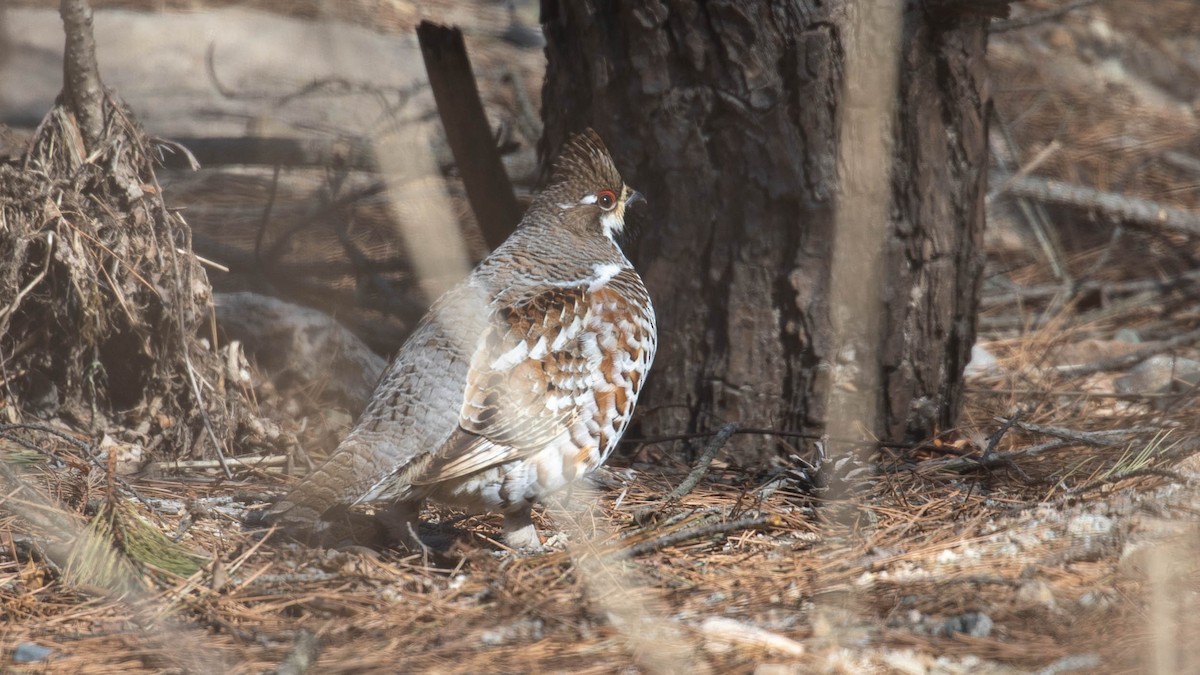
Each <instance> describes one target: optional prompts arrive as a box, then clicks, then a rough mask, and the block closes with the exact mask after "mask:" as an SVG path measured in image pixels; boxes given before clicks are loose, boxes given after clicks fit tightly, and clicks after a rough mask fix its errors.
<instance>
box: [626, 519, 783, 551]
mask: <svg viewBox="0 0 1200 675" xmlns="http://www.w3.org/2000/svg"><path fill="white" fill-rule="evenodd" d="M780 525H782V522H781V521H780V518H779V516H751V517H748V518H739V519H737V520H725V521H721V522H717V523H712V524H710V525H697V526H696V527H685V528H683V529H680V530H675V531H674V532H668V533H666V534H663V535H661V536H658V537H655V538H654V539H649V540H647V541H642V542H638V543H636V544H634V545H632V546H630V547H629V548H626V549H622V550H620V551H617V553H616V555H617V557H619V558H636V557H637V556H639V555H645V554H647V553H654V552H655V551H658V550H661V549H664V548H666V547H668V546H676V545H678V544H682V543H684V542H687V541H693V540H696V539H705V538H707V537H711V536H714V535H718V534H729V533H730V532H740V531H742V530H757V529H760V528H765V527H779V526H780Z"/></svg>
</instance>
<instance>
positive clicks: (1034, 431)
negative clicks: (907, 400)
mask: <svg viewBox="0 0 1200 675" xmlns="http://www.w3.org/2000/svg"><path fill="white" fill-rule="evenodd" d="M19 4H23V5H27V6H47V5H52V4H55V3H49V2H34V1H32V0H29V1H25V2H21V3H19ZM118 4H121V5H123V6H135V5H137V3H135V2H125V3H118ZM147 4H148V5H152V7H149V8H151V9H161V8H162V7H163V6H164V3H161V2H154V3H147ZM176 4H181V5H186V6H187V8H194V7H196V6H198V5H205V4H208V3H202V2H188V3H172V2H167V3H165V6H167V7H168V8H173V7H175V5H176ZM212 4H220V3H212ZM257 4H258V5H260V6H261V7H262V8H266V9H273V8H276V7H275V6H274V5H273V3H271V2H260V3H257ZM367 4H369V3H347V4H346V6H347V7H350V6H354V7H359V6H360V5H361V6H367ZM435 4H436V3H435ZM1061 4H1063V3H1061V2H1051V1H1049V0H1042V1H1039V2H1028V3H1024V6H1023V7H1022V9H1021V11H1020V12H1018V15H1029V14H1032V13H1035V12H1038V11H1040V10H1045V9H1051V8H1053V7H1055V6H1058V5H1061ZM1134 5H1136V6H1137V7H1136V8H1135V7H1134ZM303 6H305V5H304V3H298V4H296V5H292V7H293V8H295V7H303ZM393 6H394V7H400V8H403V7H405V6H406V5H405V4H404V3H393ZM295 11H299V10H295ZM394 11H395V12H396V14H395V15H389V16H392V17H393V19H394V20H393V21H392V23H389V24H388V26H389V28H388V29H389V30H393V31H395V32H401V31H408V30H411V27H412V26H411V24H412V23H413V20H412V17H413V16H415V15H416V14H415V13H414V12H415V10H413V12H409V13H405V12H404V11H401V10H394ZM368 15H369V13H368ZM341 18H344V19H349V20H354V17H352V16H345V17H341ZM1196 36H1200V10H1197V9H1196V8H1195V7H1194V6H1193V5H1192V3H1190V2H1186V1H1184V0H1164V1H1162V2H1156V3H1119V2H1115V1H1114V2H1107V3H1103V2H1102V3H1097V4H1094V5H1091V6H1088V7H1084V8H1081V9H1078V10H1075V11H1073V12H1070V13H1068V14H1066V15H1064V16H1061V17H1058V18H1055V19H1053V20H1047V21H1042V22H1039V23H1037V24H1035V25H1032V26H1030V27H1025V28H1020V29H1015V30H1011V31H1006V32H997V33H995V34H994V35H993V38H992V44H991V52H990V58H991V61H992V67H993V72H994V82H993V95H994V98H995V103H996V117H995V119H994V120H993V122H992V128H993V134H992V136H993V154H994V155H995V157H996V164H995V166H994V167H993V193H994V194H993V195H992V197H991V198H990V199H989V219H990V224H989V232H988V238H987V251H986V252H987V255H988V268H987V273H986V277H985V280H984V297H983V313H982V315H981V331H980V334H981V336H980V341H979V344H978V349H977V355H976V359H975V360H974V361H973V362H972V365H971V366H970V367H969V373H968V393H967V402H966V408H965V411H964V414H963V418H962V423H961V425H960V426H959V427H958V428H955V429H948V430H944V431H943V432H941V433H940V434H939V435H938V436H937V437H936V438H934V439H931V440H929V441H928V442H925V443H920V444H915V445H912V446H906V447H888V448H886V449H884V450H882V451H880V452H879V453H878V454H877V455H875V456H872V457H869V458H864V459H865V460H867V461H869V463H870V466H869V467H867V466H866V465H860V464H858V463H856V462H854V461H851V462H849V463H846V464H845V465H843V466H841V467H839V468H838V470H837V471H835V472H834V473H835V474H836V475H837V476H838V477H839V480H840V481H841V485H842V486H843V487H844V488H845V489H842V490H827V489H815V490H814V489H813V487H812V482H811V479H812V476H811V475H810V472H808V471H806V470H805V468H804V466H803V463H802V462H797V463H795V464H793V465H791V466H787V467H784V466H780V467H779V468H778V469H777V470H773V471H772V470H759V471H747V470H745V469H743V468H740V467H738V466H736V465H735V464H733V463H730V462H727V461H722V460H718V461H716V462H714V463H713V464H712V466H711V467H709V468H708V469H707V471H706V472H705V473H704V475H703V479H702V480H701V481H700V483H699V484H698V485H697V486H696V487H695V488H694V489H693V490H691V491H690V492H689V493H687V494H686V495H684V496H683V497H681V498H680V499H678V500H675V501H671V502H662V501H659V500H660V499H661V497H662V496H663V495H665V494H666V493H667V492H669V491H670V490H671V489H672V488H674V487H675V486H677V485H679V484H680V483H681V482H682V481H683V480H684V479H685V477H686V476H687V475H688V474H689V472H691V471H692V469H693V466H692V465H689V464H686V463H683V462H681V461H680V459H679V458H680V457H682V456H684V455H685V453H681V452H679V451H678V448H677V447H672V444H678V443H682V442H691V443H694V444H695V445H696V449H698V448H700V447H703V446H704V444H705V443H706V442H708V438H707V437H701V438H695V439H688V440H678V439H676V440H664V441H656V440H655V439H634V440H632V441H630V442H627V444H626V448H625V451H624V452H623V454H622V456H621V457H620V458H617V459H616V460H615V461H614V462H613V466H611V467H609V469H607V470H604V471H602V472H601V477H600V479H599V480H597V481H596V485H595V486H594V489H593V490H589V491H583V490H581V491H579V494H576V495H574V496H573V497H574V498H573V500H572V503H570V504H563V505H559V506H558V507H556V508H555V509H551V510H550V511H548V512H546V513H542V514H539V516H538V517H539V520H540V524H541V526H542V530H543V532H547V533H560V535H559V536H557V537H556V539H557V540H559V541H564V540H565V541H566V542H567V543H566V545H565V547H563V548H561V549H560V550H557V551H554V552H550V553H547V554H543V555H535V556H524V557H522V556H514V555H511V554H508V553H506V552H504V551H503V547H502V545H501V544H499V543H498V542H497V541H495V539H494V537H495V535H496V533H497V532H498V531H499V520H498V518H495V517H491V516H470V517H468V516H463V515H461V514H456V513H454V512H452V511H449V510H439V509H432V510H430V511H429V512H427V514H426V520H427V528H428V530H429V533H431V534H432V533H436V534H438V535H441V536H443V537H444V538H448V539H450V540H452V541H453V542H454V543H453V545H452V546H451V548H450V549H449V550H448V552H446V553H445V554H444V555H442V556H439V557H438V559H437V560H429V559H427V558H423V557H421V556H404V555H401V554H398V553H395V552H388V551H384V552H382V553H381V552H378V551H375V550H371V549H368V548H352V549H349V550H341V551H334V550H321V549H311V548H306V547H303V546H299V545H296V544H291V543H287V542H281V541H277V540H276V539H267V540H264V539H262V537H261V533H255V532H252V531H248V530H246V529H244V528H243V527H242V524H241V523H242V520H243V519H244V518H245V516H246V514H247V513H248V512H250V511H253V510H256V509H260V508H262V507H263V505H264V504H265V500H266V498H267V496H268V495H270V494H278V493H279V492H281V491H282V490H284V489H285V487H286V485H287V484H288V483H289V482H290V481H291V480H293V479H292V478H290V477H289V476H287V475H285V474H286V473H288V472H289V471H290V470H291V468H292V465H293V463H295V462H300V461H301V460H299V459H295V458H293V457H284V456H283V455H272V454H269V453H268V454H260V455H255V456H253V457H243V458H241V460H240V462H239V464H238V465H236V466H235V467H234V468H235V478H234V479H233V480H225V479H223V478H221V477H220V475H219V470H218V467H217V466H216V465H215V464H214V463H212V462H209V463H204V462H185V463H182V464H178V463H157V464H156V465H155V466H154V467H153V470H147V468H146V467H141V470H140V472H139V473H137V474H136V475H130V476H128V477H122V476H120V475H118V474H117V473H116V472H115V471H114V470H113V465H111V464H110V465H109V466H108V467H104V468H107V470H97V468H96V466H95V464H94V462H95V459H96V457H97V455H96V454H95V453H96V452H97V450H101V451H106V452H107V456H108V457H110V458H113V459H112V462H114V463H115V462H117V459H116V456H117V452H116V451H117V450H119V449H122V448H124V449H128V448H130V447H131V446H130V444H128V443H125V442H123V441H122V440H121V439H106V441H105V443H104V444H100V447H99V448H93V447H92V446H91V445H88V444H87V443H84V442H82V441H80V440H79V438H78V437H77V436H75V435H74V434H72V433H70V432H69V430H67V429H65V428H63V427H60V426H55V425H53V424H47V425H34V426H25V427H22V426H20V425H16V426H5V427H3V429H0V431H2V432H3V433H0V464H2V465H3V466H4V467H7V468H6V469H5V470H6V471H13V472H19V473H20V475H21V476H23V480H25V481H27V482H28V483H30V484H36V485H38V486H40V487H41V488H43V492H44V493H46V494H48V495H50V496H51V498H52V500H53V501H47V502H45V503H37V502H35V501H32V498H25V497H22V500H23V502H22V503H21V504H20V505H17V507H19V508H17V507H14V508H13V511H14V512H20V513H22V514H23V517H18V516H17V515H15V514H8V513H3V515H0V616H2V617H3V621H2V622H0V648H2V650H3V651H2V653H0V667H2V668H3V669H4V670H5V672H39V673H40V672H80V673H126V672H160V671H168V672H222V673H224V672H229V673H242V672H246V673H252V672H264V671H278V672H281V673H284V672H286V673H301V672H305V671H306V670H310V669H311V670H312V671H313V672H322V673H324V672H424V671H430V672H532V671H571V672H613V671H630V670H638V669H641V670H650V671H654V670H661V671H663V672H706V671H708V672H756V673H764V674H771V673H788V672H846V673H859V672H899V673H967V672H970V673H1024V672H1040V673H1064V672H1097V671H1103V672H1141V671H1153V672H1162V673H1166V672H1172V673H1174V672H1197V671H1200V644H1198V643H1197V642H1196V641H1195V640H1193V639H1191V636H1195V635H1197V634H1200V611H1197V610H1200V555H1198V554H1200V531H1198V522H1200V521H1198V519H1197V515H1198V514H1200V441H1198V440H1197V439H1200V417H1198V415H1197V391H1196V387H1197V385H1198V383H1200V363H1197V361H1200V352H1198V350H1197V348H1196V344H1198V343H1200V334H1197V328H1198V326H1200V322H1198V319H1200V301H1198V296H1197V293H1196V291H1195V288H1196V284H1195V279H1196V277H1195V270H1196V269H1197V268H1198V267H1200V266H1198V265H1197V263H1196V256H1198V255H1200V246H1197V240H1196V238H1195V237H1194V235H1191V236H1189V235H1185V234H1182V233H1180V232H1177V231H1170V230H1165V229H1162V228H1160V227H1156V226H1154V225H1153V224H1146V223H1142V224H1140V225H1139V224H1130V223H1124V222H1123V224H1122V225H1121V226H1115V225H1113V224H1112V223H1111V222H1109V221H1108V220H1106V219H1105V217H1104V216H1105V214H1106V213H1107V211H1106V207H1105V205H1104V204H1103V203H1101V201H1100V200H1095V203H1093V204H1091V205H1090V206H1087V205H1085V208H1078V207H1070V206H1063V205H1061V204H1060V205H1058V206H1056V207H1053V208H1051V207H1048V206H1045V205H1044V204H1043V202H1042V201H1039V200H1038V199H1036V198H1033V197H1028V198H1027V199H1026V200H1025V201H1018V200H1017V199H1016V198H1014V196H1013V194H1014V193H1013V192H1012V191H1010V188H1012V187H1014V186H1015V185H1016V184H1017V182H1018V181H1016V180H1012V176H1013V174H1014V172H1016V175H1018V176H1020V177H1023V178H1027V179H1034V180H1040V179H1057V180H1062V181H1067V182H1070V183H1073V184H1077V185H1085V186H1088V187H1092V188H1095V189H1097V190H1101V191H1107V192H1112V193H1114V194H1118V195H1121V198H1122V199H1124V200H1126V201H1127V200H1129V199H1131V198H1141V199H1145V200H1149V201H1151V202H1153V203H1154V204H1158V205H1160V206H1162V207H1175V208H1181V209H1189V210H1191V212H1193V213H1196V212H1200V203H1198V202H1200V194H1198V193H1200V191H1198V190H1197V189H1196V185H1197V184H1200V119H1198V115H1197V110H1198V107H1197V106H1198V105H1200V101H1197V100H1192V99H1191V98H1189V97H1191V96H1193V95H1194V92H1196V91H1200V86H1195V85H1196V84H1197V83H1200V38H1197V37H1196ZM103 65H104V64H103V63H102V66H103ZM257 393H258V394H259V395H261V396H262V397H263V400H261V401H260V403H261V404H262V405H263V409H264V417H270V416H271V415H270V414H268V413H275V412H278V414H280V415H281V416H282V415H283V414H284V413H286V412H287V411H293V412H294V411H295V410H300V411H302V413H303V414H301V415H298V416H296V417H293V418H290V419H283V418H282V417H281V418H280V419H276V420H275V421H274V423H275V424H277V425H279V427H281V428H283V429H284V431H285V432H286V433H285V434H284V435H289V434H290V435H292V436H294V437H296V438H298V439H301V441H302V442H303V443H302V444H303V445H304V446H305V447H315V446H318V445H319V444H321V443H323V442H326V441H327V440H328V438H329V437H330V436H331V435H336V434H335V432H337V431H339V430H340V428H344V426H345V424H347V423H348V422H349V418H348V416H345V415H341V416H340V417H338V416H330V415H323V414H319V413H317V412H312V410H313V409H312V407H311V406H309V407H306V405H305V404H304V402H303V401H301V402H300V403H296V402H294V401H292V402H289V401H277V400H267V399H269V398H272V397H276V398H277V397H278V396H279V395H278V394H272V393H270V392H267V391H266V390H260V391H259V392H257ZM309 412H311V415H310V416H308V417H305V415H306V414H308V413H309ZM331 420H332V421H331ZM338 424H340V425H342V426H341V427H338V426H337V425H338ZM331 425H332V426H333V427H334V430H333V431H330V426H331ZM268 435H271V434H268ZM274 435H276V436H278V435H279V434H278V432H276V433H275V434H274ZM30 445H33V446H34V447H35V448H36V449H35V450H31V449H30V447H29V446H30ZM796 445H797V448H798V450H797V455H800V456H805V457H809V458H811V457H812V454H813V453H812V450H811V448H812V442H811V441H803V442H802V440H801V439H797V441H796ZM801 449H803V451H801ZM693 454H694V453H693ZM828 463H829V464H830V465H832V464H833V463H834V462H832V461H829V462H828ZM643 509H646V510H647V513H649V514H650V515H649V517H646V516H645V515H644V514H643V512H642V511H643ZM39 513H40V514H48V515H44V517H40V518H39V517H38V516H37V515H36V514H39ZM97 513H103V514H107V515H106V518H97V517H93V516H94V515H95V514H97ZM30 514H33V516H32V517H31V515H30ZM89 518H90V524H86V525H85V523H89ZM31 520H32V521H33V523H34V524H33V525H31V524H30V522H31ZM106 528H107V530H106ZM114 529H115V530H116V531H115V532H113V531H112V530H114ZM88 533H91V534H92V535H104V536H110V535H111V536H116V537H118V538H120V539H121V540H122V542H123V544H124V545H125V547H126V548H138V549H139V550H143V551H147V550H148V551H150V553H148V554H147V556H146V558H144V559H154V560H159V561H161V562H160V564H158V565H156V566H150V567H145V566H143V567H140V568H137V569H135V568H133V567H131V566H128V565H127V564H126V563H124V562H122V561H121V560H120V559H114V558H112V557H111V556H108V555H106V554H102V553H99V552H97V550H95V547H89V546H88V545H87V544H86V542H87V541H89V540H91V539H89V537H88V536H87V535H88ZM164 535H165V536H164ZM79 542H84V543H82V544H81V543H79ZM72 547H74V548H72ZM139 547H140V548H139ZM58 549H61V550H60V551H58V552H57V553H56V550H58ZM64 551H65V552H64ZM63 561H65V564H64V563H63Z"/></svg>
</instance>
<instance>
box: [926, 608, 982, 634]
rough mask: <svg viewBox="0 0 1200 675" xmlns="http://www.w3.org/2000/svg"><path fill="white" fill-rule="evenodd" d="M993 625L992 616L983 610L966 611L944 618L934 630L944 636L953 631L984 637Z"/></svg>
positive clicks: (953, 632)
mask: <svg viewBox="0 0 1200 675" xmlns="http://www.w3.org/2000/svg"><path fill="white" fill-rule="evenodd" d="M994 626H995V624H994V623H993V622H992V617H990V616H988V615H987V614H984V613H983V612H967V613H965V614H959V615H958V616H952V617H950V618H948V619H946V620H945V621H943V622H942V625H940V626H938V627H937V629H936V630H935V631H934V632H935V633H936V634H938V635H942V636H945V637H950V636H952V635H954V634H955V633H963V634H965V635H970V636H971V637H980V638H985V637H988V636H989V635H991V634H992V628H993V627H994Z"/></svg>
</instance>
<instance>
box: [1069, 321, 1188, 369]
mask: <svg viewBox="0 0 1200 675" xmlns="http://www.w3.org/2000/svg"><path fill="white" fill-rule="evenodd" d="M1196 342H1200V328H1197V329H1195V330H1191V331H1188V332H1186V333H1180V334H1179V335H1176V336H1175V337H1173V338H1168V339H1166V340H1160V341H1158V342H1152V343H1150V344H1148V345H1146V346H1145V347H1139V348H1138V349H1135V350H1133V351H1131V352H1128V353H1126V354H1121V355H1119V356H1113V357H1109V358H1107V359H1101V360H1099V361H1093V362H1091V363H1083V364H1079V365H1073V366H1062V367H1060V368H1058V372H1059V373H1060V374H1061V375H1063V376H1064V377H1082V376H1084V375H1092V374H1094V373H1100V372H1104V371H1107V370H1121V369H1123V368H1128V367H1130V366H1133V365H1135V364H1138V363H1141V362H1142V361H1145V360H1146V359H1148V358H1150V357H1151V356H1155V355H1157V354H1161V353H1163V352H1165V351H1169V350H1171V349H1175V348H1176V347H1186V346H1189V345H1192V344H1194V343H1196Z"/></svg>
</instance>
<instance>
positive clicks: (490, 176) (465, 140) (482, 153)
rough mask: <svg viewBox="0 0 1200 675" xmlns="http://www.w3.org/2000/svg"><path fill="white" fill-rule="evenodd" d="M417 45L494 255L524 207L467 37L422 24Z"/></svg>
mask: <svg viewBox="0 0 1200 675" xmlns="http://www.w3.org/2000/svg"><path fill="white" fill-rule="evenodd" d="M417 41H418V42H420V43H421V56H423V57H424V59H425V70H426V71H427V72H428V73H429V88H430V89H432V90H433V99H434V101H435V102H436V103H437V109H438V115H440V116H441V118H442V126H443V127H445V130H446V140H447V141H448V142H449V144H450V151H451V152H453V153H454V161H455V163H456V164H457V165H458V171H459V174H460V175H461V176H462V180H463V185H464V186H465V187H466V189H467V200H468V201H469V202H470V203H471V210H472V211H473V212H474V213H475V220H476V221H477V222H478V223H479V229H480V230H481V231H482V232H483V238H484V241H486V242H487V245H488V246H489V247H490V248H493V249H494V248H496V247H497V246H499V245H500V244H502V243H504V240H505V239H507V238H508V235H509V234H511V233H512V231H513V230H514V229H516V227H517V223H518V222H519V221H520V220H521V206H520V204H518V203H517V197H516V195H515V194H513V189H512V183H511V182H510V181H509V180H508V174H507V173H506V172H505V171H504V164H503V163H501V161H500V153H498V152H497V151H496V139H495V138H493V137H492V129H491V126H490V125H489V124H488V120H487V115H486V114H485V113H484V111H483V102H482V101H481V100H480V99H479V90H478V89H477V88H476V86H475V74H474V72H472V70H471V60H470V59H469V58H468V57H467V47H466V44H465V43H464V42H463V34H462V31H460V30H458V29H457V28H449V27H446V26H440V25H438V24H435V23H431V22H429V21H422V22H421V23H420V25H418V26H417Z"/></svg>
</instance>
